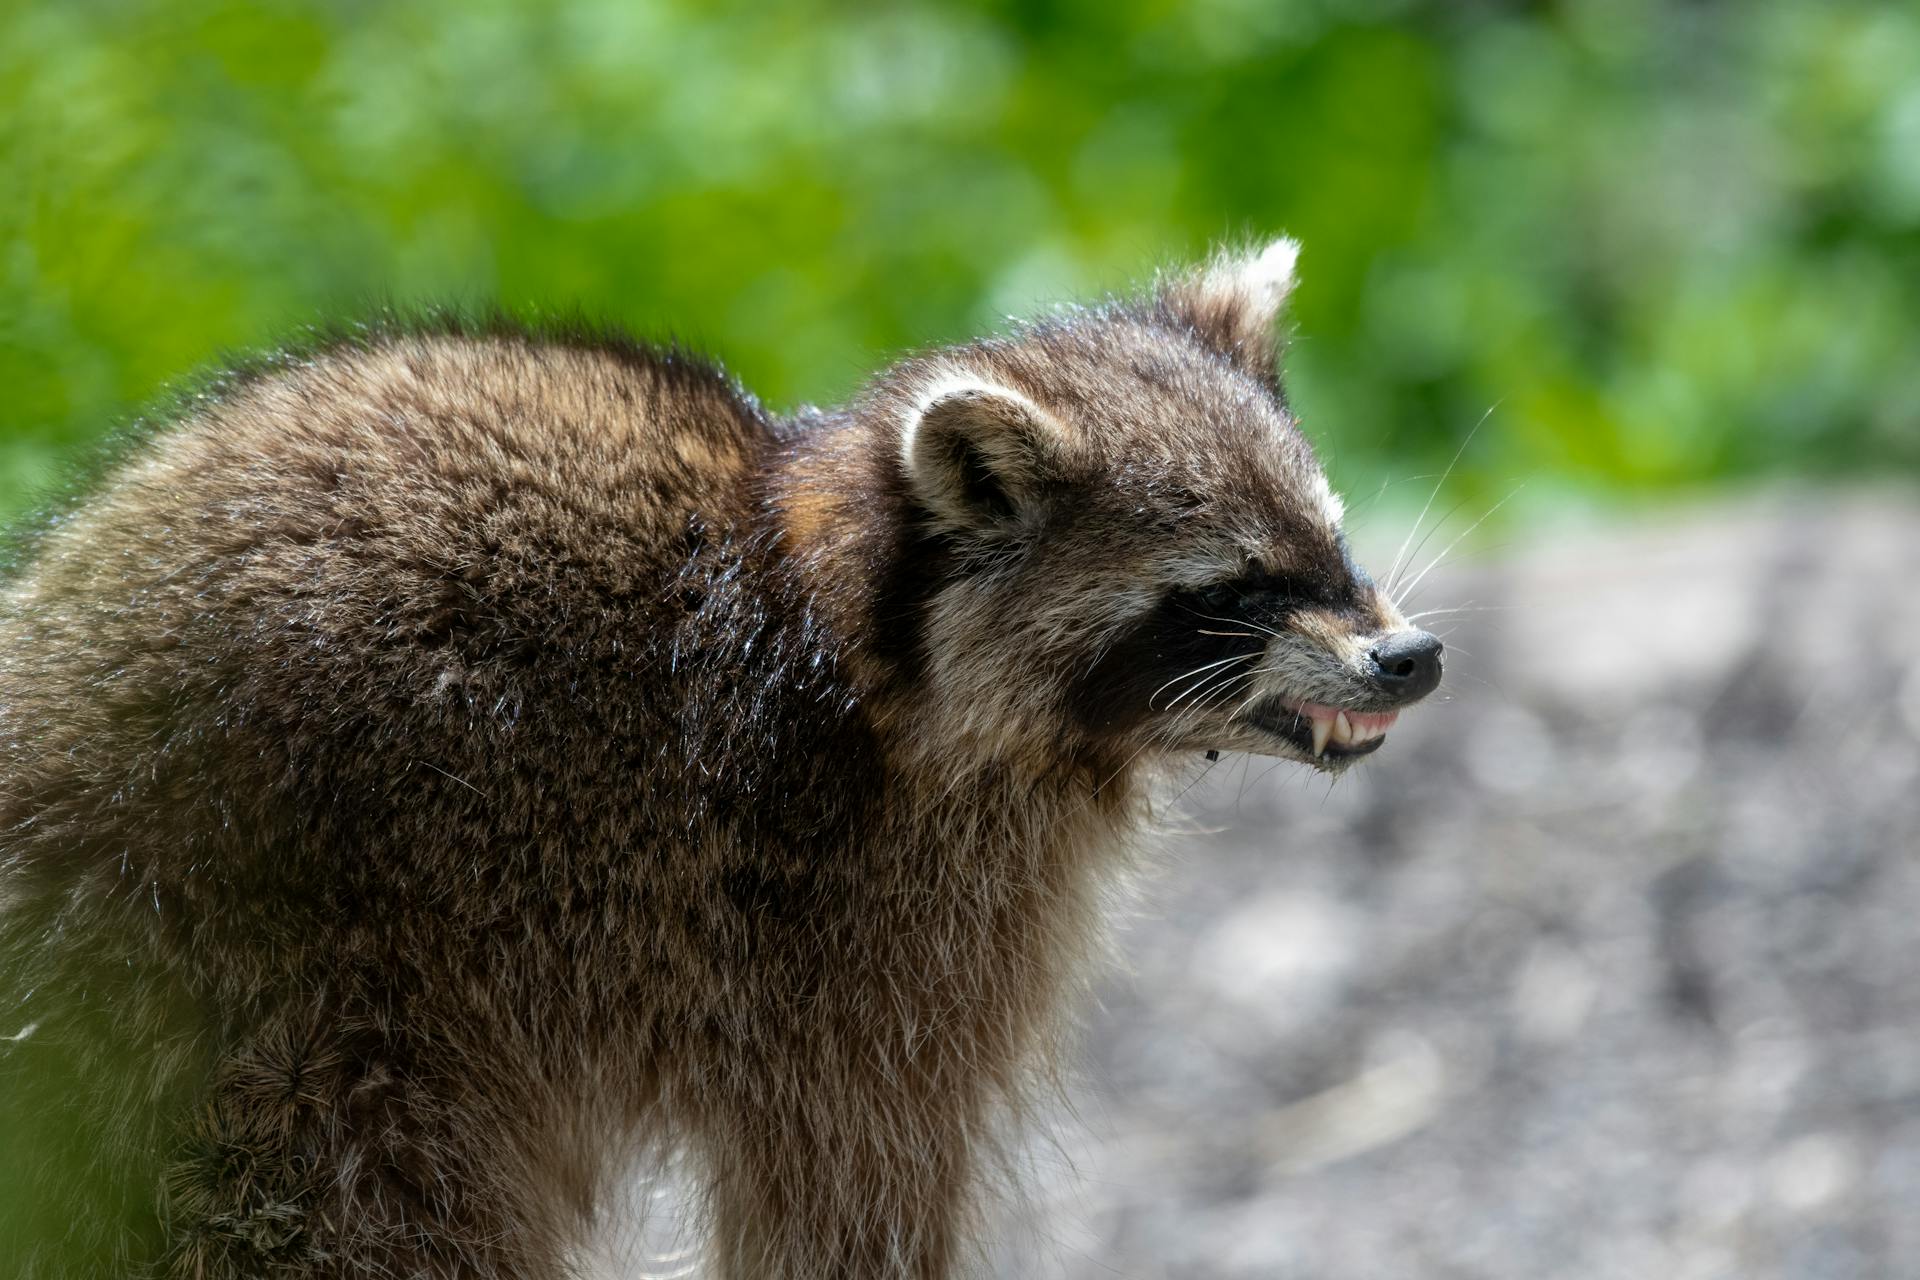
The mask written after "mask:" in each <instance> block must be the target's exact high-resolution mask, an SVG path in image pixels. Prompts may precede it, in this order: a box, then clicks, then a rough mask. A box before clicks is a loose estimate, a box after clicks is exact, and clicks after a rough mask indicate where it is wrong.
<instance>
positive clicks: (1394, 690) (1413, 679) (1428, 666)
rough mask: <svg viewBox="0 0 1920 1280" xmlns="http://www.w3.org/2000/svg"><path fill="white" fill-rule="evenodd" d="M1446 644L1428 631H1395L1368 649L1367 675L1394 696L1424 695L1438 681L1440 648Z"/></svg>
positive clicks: (1428, 692)
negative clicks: (1369, 668) (1370, 668)
mask: <svg viewBox="0 0 1920 1280" xmlns="http://www.w3.org/2000/svg"><path fill="white" fill-rule="evenodd" d="M1445 647H1446V646H1445V645H1443V644H1441V643H1440V637H1439V636H1436V635H1434V634H1433V633H1432V632H1431V631H1397V632H1395V633H1394V634H1393V635H1390V636H1388V637H1387V638H1386V639H1384V640H1382V641H1381V642H1380V643H1379V644H1377V645H1375V646H1373V648H1372V650H1370V651H1369V652H1368V654H1367V661H1368V663H1369V664H1370V665H1371V667H1372V670H1371V671H1370V672H1369V674H1370V675H1372V676H1373V682H1374V683H1375V684H1377V685H1379V686H1380V688H1381V690H1382V691H1383V692H1386V693H1390V694H1392V695H1393V696H1394V697H1396V698H1399V699H1401V700H1403V701H1406V702H1412V701H1413V700H1414V699H1415V698H1424V697H1426V696H1427V695H1428V694H1430V693H1432V692H1433V691H1434V689H1435V688H1437V687H1438V686H1439V684H1440V651H1441V650H1442V649H1444V648H1445Z"/></svg>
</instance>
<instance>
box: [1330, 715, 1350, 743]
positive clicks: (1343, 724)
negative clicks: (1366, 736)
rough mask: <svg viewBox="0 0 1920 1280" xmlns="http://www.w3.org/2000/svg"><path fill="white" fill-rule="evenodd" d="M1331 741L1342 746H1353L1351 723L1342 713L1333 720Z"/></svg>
mask: <svg viewBox="0 0 1920 1280" xmlns="http://www.w3.org/2000/svg"><path fill="white" fill-rule="evenodd" d="M1333 740H1334V741H1335V742H1338V743H1340V744H1341V745H1342V746H1352V745H1353V722H1352V721H1351V720H1349V719H1347V713H1346V712H1344V711H1342V712H1341V713H1340V714H1339V715H1337V716H1335V717H1334V718H1333Z"/></svg>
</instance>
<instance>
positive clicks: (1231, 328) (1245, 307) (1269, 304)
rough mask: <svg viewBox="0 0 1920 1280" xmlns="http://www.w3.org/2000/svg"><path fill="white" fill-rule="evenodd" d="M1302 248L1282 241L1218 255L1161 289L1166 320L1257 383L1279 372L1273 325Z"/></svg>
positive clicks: (1291, 282) (1287, 290)
mask: <svg viewBox="0 0 1920 1280" xmlns="http://www.w3.org/2000/svg"><path fill="white" fill-rule="evenodd" d="M1299 257H1300V242H1299V241H1297V240H1290V239H1288V238H1286V237H1285V236H1282V237H1281V238H1280V239H1278V240H1275V241H1274V242H1273V243H1271V244H1269V245H1268V246H1267V247H1266V248H1264V249H1261V250H1259V251H1258V252H1256V253H1222V254H1220V255H1218V256H1216V257H1215V258H1214V259H1213V261H1211V262H1209V263H1208V264H1207V265H1206V266H1204V267H1201V268H1200V269H1198V270H1197V271H1192V272H1189V273H1188V274H1186V275H1183V276H1178V277H1175V278H1174V279H1173V280H1171V281H1169V282H1167V283H1166V284H1164V285H1162V286H1161V288H1160V292H1159V297H1158V302H1159V306H1160V309H1161V312H1162V316H1163V318H1164V319H1166V320H1168V321H1169V322H1171V323H1172V324H1173V325H1174V326H1175V327H1178V328H1185V329H1190V330H1191V331H1192V332H1193V334H1194V336H1196V337H1197V338H1199V339H1200V340H1201V341H1202V342H1204V343H1206V344H1207V345H1208V346H1210V347H1212V348H1214V349H1215V350H1217V351H1219V352H1220V353H1221V354H1222V355H1225V356H1227V357H1228V358H1229V359H1231V360H1233V361H1234V362H1235V363H1236V364H1239V365H1241V366H1242V367H1243V368H1245V369H1247V370H1248V371H1249V372H1251V373H1254V374H1256V375H1257V376H1259V377H1262V378H1267V379H1271V378H1273V377H1275V376H1276V375H1277V373H1278V371H1279V365H1278V360H1279V352H1280V347H1279V338H1278V335H1277V334H1276V333H1275V332H1274V323H1275V322H1276V321H1277V320H1278V319H1279V318H1280V308H1281V306H1282V305H1283V304H1284V303H1285V302H1286V300H1287V295H1288V294H1290V293H1292V292H1293V284H1294V273H1293V268H1294V263H1295V262H1296V261H1298V260H1299Z"/></svg>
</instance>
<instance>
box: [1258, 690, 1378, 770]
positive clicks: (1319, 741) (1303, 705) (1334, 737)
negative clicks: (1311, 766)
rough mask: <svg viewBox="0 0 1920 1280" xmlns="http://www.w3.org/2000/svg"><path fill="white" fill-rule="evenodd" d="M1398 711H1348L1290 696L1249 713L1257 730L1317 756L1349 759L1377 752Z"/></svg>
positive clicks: (1275, 699) (1269, 702)
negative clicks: (1302, 700) (1298, 699)
mask: <svg viewBox="0 0 1920 1280" xmlns="http://www.w3.org/2000/svg"><path fill="white" fill-rule="evenodd" d="M1399 718H1400V713H1399V712H1398V711H1349V710H1348V709H1347V708H1345V707H1329V706H1323V705H1321V704H1320V703H1317V702H1295V701H1293V700H1292V699H1290V698H1268V699H1266V700H1265V701H1263V702H1260V703H1258V704H1256V705H1255V706H1254V708H1253V710H1252V711H1250V712H1248V713H1247V717H1246V720H1247V723H1248V724H1250V725H1252V726H1253V727H1254V728H1256V729H1260V730H1263V731H1265V732H1267V733H1271V734H1273V735H1275V736H1276V737H1280V738H1285V739H1286V740H1287V741H1288V742H1290V743H1292V744H1293V745H1294V746H1296V747H1298V748H1299V749H1300V750H1301V751H1303V752H1305V753H1306V754H1308V755H1310V756H1313V757H1314V758H1315V759H1322V758H1325V759H1332V760H1346V759H1351V758H1353V757H1355V756H1364V755H1368V754H1371V753H1372V752H1375V751H1378V750H1379V749H1380V745H1381V744H1382V743H1384V742H1385V741H1386V740H1387V730H1388V729H1391V728H1392V727H1393V722H1394V721H1395V720H1398V719H1399Z"/></svg>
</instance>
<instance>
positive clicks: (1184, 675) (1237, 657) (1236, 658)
mask: <svg viewBox="0 0 1920 1280" xmlns="http://www.w3.org/2000/svg"><path fill="white" fill-rule="evenodd" d="M1258 656H1259V654H1258V652H1257V651H1256V652H1254V653H1236V654H1233V655H1232V656H1230V657H1225V658H1221V659H1220V660H1219V661H1218V662H1209V663H1207V664H1206V665H1205V666H1200V667H1195V668H1194V669H1193V670H1191V671H1183V672H1181V673H1180V674H1179V675H1177V676H1175V677H1174V678H1173V679H1171V680H1169V681H1167V683H1166V684H1163V685H1161V686H1160V687H1159V688H1158V689H1155V690H1154V691H1153V692H1152V693H1151V694H1149V695H1148V696H1147V707H1148V709H1152V707H1153V700H1154V699H1155V698H1157V697H1159V696H1160V695H1161V694H1162V693H1163V692H1165V691H1166V689H1167V686H1168V685H1176V684H1179V683H1180V682H1181V681H1182V680H1186V679H1189V678H1190V677H1193V676H1197V675H1200V673H1202V672H1204V671H1211V670H1213V669H1214V668H1215V667H1222V666H1225V665H1226V664H1227V663H1229V662H1242V661H1245V660H1246V659H1248V658H1253V657H1258ZM1200 683H1202V684H1205V683H1206V681H1205V680H1204V679H1203V680H1201V681H1200ZM1184 696H1185V694H1184V693H1178V694H1175V695H1174V696H1173V701H1172V702H1169V703H1168V704H1167V705H1168V706H1169V707H1171V706H1172V705H1173V703H1174V702H1178V701H1180V699H1181V698H1182V697H1184Z"/></svg>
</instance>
